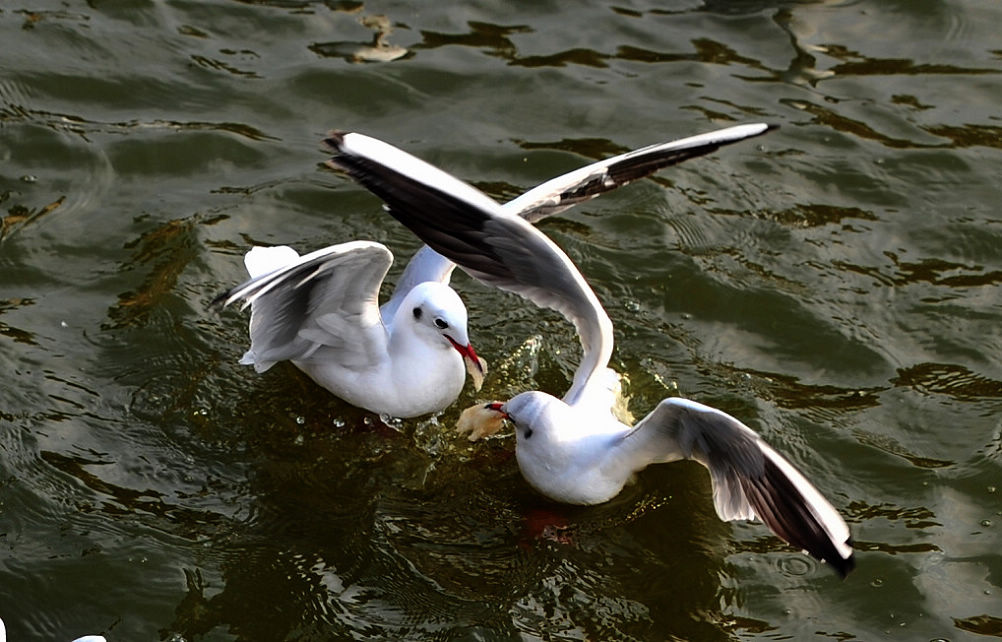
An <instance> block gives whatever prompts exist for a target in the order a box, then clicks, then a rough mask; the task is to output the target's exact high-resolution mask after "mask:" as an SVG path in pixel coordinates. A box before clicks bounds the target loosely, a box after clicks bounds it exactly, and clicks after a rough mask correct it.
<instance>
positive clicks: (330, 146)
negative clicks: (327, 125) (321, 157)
mask: <svg viewBox="0 0 1002 642" xmlns="http://www.w3.org/2000/svg"><path fill="white" fill-rule="evenodd" d="M347 135H348V132H346V131H344V130H343V129H332V130H330V131H328V132H327V135H326V136H325V137H324V139H323V145H324V149H325V150H326V151H328V152H332V153H338V152H340V151H341V146H342V145H344V137H345V136H347Z"/></svg>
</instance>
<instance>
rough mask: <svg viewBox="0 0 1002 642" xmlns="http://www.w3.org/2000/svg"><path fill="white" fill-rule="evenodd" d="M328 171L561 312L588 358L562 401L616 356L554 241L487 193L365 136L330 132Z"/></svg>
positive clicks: (502, 282)
mask: <svg viewBox="0 0 1002 642" xmlns="http://www.w3.org/2000/svg"><path fill="white" fill-rule="evenodd" d="M325 142H326V143H327V145H328V146H329V147H330V148H331V150H332V151H333V152H334V157H333V158H332V159H331V160H330V161H329V164H330V165H331V166H332V167H334V168H337V169H341V170H344V171H345V172H347V173H348V175H350V176H351V177H352V178H354V179H355V180H357V181H358V182H359V183H361V184H362V185H363V186H365V187H366V188H367V189H369V191H371V192H373V193H374V194H376V195H377V196H379V197H380V198H382V199H383V200H384V201H385V202H386V204H387V208H388V210H389V212H390V214H391V215H392V216H393V217H394V218H396V219H397V220H398V221H400V222H401V223H403V224H404V225H405V226H407V227H408V228H410V230H411V231H412V232H414V233H415V234H416V235H417V236H418V237H419V238H420V239H421V240H422V241H424V242H425V243H427V244H428V245H429V246H430V247H431V248H432V249H434V250H435V251H437V252H439V253H440V254H442V255H443V256H445V257H446V258H448V259H450V260H452V261H454V262H455V263H457V264H458V265H459V266H460V267H462V268H463V269H464V270H465V271H467V272H468V273H469V274H470V275H472V276H473V277H475V278H477V279H480V280H481V281H483V282H485V283H488V284H490V285H494V286H497V287H499V288H502V289H505V290H508V291H511V292H515V293H517V294H520V295H522V296H524V297H525V298H527V299H529V300H530V301H532V302H534V303H536V304H537V305H539V306H543V307H547V308H552V309H554V310H557V311H558V312H560V313H561V314H563V315H564V316H565V317H567V319H568V320H570V321H571V322H572V323H573V324H574V326H575V327H576V328H577V331H578V336H579V338H580V340H581V345H582V347H583V349H584V355H583V357H582V360H581V364H580V365H579V366H578V369H577V372H576V373H575V375H574V382H573V384H572V385H571V389H570V390H569V391H568V393H567V395H565V397H564V398H565V399H566V400H567V402H568V403H573V402H574V401H575V400H576V398H577V397H578V395H579V394H580V392H581V390H583V389H584V386H585V384H586V383H587V382H588V380H589V379H590V378H591V376H592V375H593V374H594V373H595V372H596V371H598V370H599V369H600V368H604V367H605V366H606V364H607V363H608V361H609V357H610V355H611V354H612V323H611V321H609V317H608V315H606V313H605V310H603V309H602V306H601V304H600V303H599V301H598V298H597V297H596V296H595V293H594V292H592V290H591V288H590V287H589V286H588V284H587V283H586V282H585V280H584V278H583V277H582V276H581V273H580V272H578V270H577V268H576V267H575V266H574V264H573V263H572V262H571V260H570V259H569V258H567V255H566V254H564V252H563V251H562V250H560V248H558V247H557V246H556V245H555V244H554V243H553V242H552V241H550V239H548V238H547V237H546V236H544V235H543V234H542V233H541V232H539V231H538V230H537V229H535V228H534V227H533V226H532V225H530V224H529V223H528V222H526V221H525V220H523V219H521V218H519V217H517V216H513V215H511V214H508V213H507V212H505V211H504V210H503V209H502V207H501V206H500V205H498V204H497V203H496V202H494V201H493V200H492V199H491V198H490V197H488V196H487V195H486V194H484V193H483V192H481V191H479V190H477V189H476V188H474V187H472V186H471V185H468V184H467V183H464V182H463V181H460V180H459V179H457V178H455V177H453V176H450V175H449V174H447V173H445V172H443V171H441V170H439V169H437V168H435V167H433V166H431V165H429V164H428V163H425V162H424V161H421V160H418V159H417V158H415V157H413V156H411V155H410V154H407V153H406V152H403V151H401V150H399V149H397V148H396V147H393V146H391V145H388V144H386V143H384V142H382V141H378V140H376V139H373V138H369V137H368V136H363V135H361V134H354V133H344V132H331V133H330V134H329V136H328V138H327V139H326V140H325Z"/></svg>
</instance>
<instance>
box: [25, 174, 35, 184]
mask: <svg viewBox="0 0 1002 642" xmlns="http://www.w3.org/2000/svg"><path fill="white" fill-rule="evenodd" d="M21 181H22V182H24V183H35V182H38V177H37V176H32V175H31V174H25V175H24V176H22V177H21Z"/></svg>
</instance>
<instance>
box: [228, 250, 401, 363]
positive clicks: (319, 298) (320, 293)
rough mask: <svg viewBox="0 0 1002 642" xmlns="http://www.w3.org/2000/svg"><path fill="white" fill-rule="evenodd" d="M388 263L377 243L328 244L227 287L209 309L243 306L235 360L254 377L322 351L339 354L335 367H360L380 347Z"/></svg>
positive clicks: (384, 335) (373, 358)
mask: <svg viewBox="0 0 1002 642" xmlns="http://www.w3.org/2000/svg"><path fill="white" fill-rule="evenodd" d="M392 262H393V255H392V254H391V253H390V251H389V250H388V249H386V247H384V246H383V245H381V244H379V243H374V242H371V241H352V242H350V243H342V244H339V245H332V246H330V247H326V248H323V249H321V250H317V251H316V252H311V253H310V254H307V255H305V256H302V257H300V258H299V259H298V260H295V261H293V262H292V263H290V264H288V265H286V266H284V267H280V268H278V269H275V270H273V271H271V272H268V273H266V274H261V275H259V276H256V277H254V278H252V279H250V280H248V281H246V282H244V283H242V284H240V285H238V286H236V287H234V288H231V289H230V290H227V291H226V292H224V293H223V294H221V295H219V296H218V297H216V300H215V301H213V304H219V305H222V306H227V305H230V304H232V303H234V302H236V301H238V300H243V301H244V306H245V307H246V306H247V305H250V306H251V321H250V337H251V347H250V350H249V351H248V352H247V354H246V355H244V359H243V360H241V363H248V364H253V365H254V366H255V368H256V369H257V370H258V371H259V372H263V371H264V370H267V369H268V368H270V367H271V366H272V365H274V364H275V363H277V362H278V361H284V360H302V359H306V358H308V357H309V356H310V355H312V354H313V353H314V352H315V351H316V350H317V349H318V348H320V347H324V346H326V347H328V348H332V349H336V350H339V351H340V352H341V353H342V354H341V358H340V359H339V362H340V363H342V365H350V366H355V367H359V368H364V367H366V366H367V365H371V364H372V363H375V361H376V360H377V359H379V358H380V356H381V354H382V353H383V352H385V349H386V341H387V333H386V327H385V325H384V323H383V319H382V316H381V315H380V313H379V308H378V297H379V288H380V285H381V284H382V281H383V277H384V276H385V275H386V272H387V270H389V267H390V265H391V264H392Z"/></svg>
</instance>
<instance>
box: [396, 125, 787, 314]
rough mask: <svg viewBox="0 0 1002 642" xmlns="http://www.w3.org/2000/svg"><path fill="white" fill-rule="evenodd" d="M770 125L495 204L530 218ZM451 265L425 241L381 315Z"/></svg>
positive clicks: (615, 165) (607, 166)
mask: <svg viewBox="0 0 1002 642" xmlns="http://www.w3.org/2000/svg"><path fill="white" fill-rule="evenodd" d="M771 129H775V127H774V126H771V125H765V124H762V123H753V124H749V125H738V126H736V127H728V128H726V129H719V130H717V131H713V132H709V133H706V134H700V135H698V136H690V137H688V138H682V139H680V140H674V141H669V142H666V143H658V144H656V145H648V146H647V147H643V148H640V149H635V150H633V151H630V152H626V153H625V154H620V155H619V156H614V157H612V158H607V159H605V160H601V161H598V162H596V163H592V164H590V165H586V166H585V167H581V168H578V169H576V170H574V171H572V172H568V173H566V174H563V175H561V176H557V177H556V178H552V179H550V180H548V181H546V182H545V183H543V184H542V185H538V186H536V187H534V188H533V189H531V190H529V191H528V192H526V193H524V194H522V195H521V196H519V197H518V198H515V199H513V200H511V201H508V202H507V203H505V204H504V205H502V206H501V207H502V209H503V210H504V211H505V212H506V213H508V214H514V215H516V216H521V217H522V218H524V219H525V220H527V221H529V222H530V223H536V222H538V221H540V220H542V219H544V218H546V217H547V216H552V215H554V214H559V213H560V212H563V211H564V210H567V209H569V208H571V207H573V206H575V205H577V204H578V203H584V202H586V201H590V200H591V199H593V198H595V197H596V196H599V195H601V194H604V193H606V192H609V191H612V190H614V189H616V188H617V187H622V186H623V185H626V184H628V183H631V182H633V181H635V180H638V179H641V178H645V177H647V176H650V175H651V174H653V173H654V172H657V171H659V170H662V169H664V168H665V167H670V166H671V165H676V164H678V163H681V162H682V161H685V160H688V159H690V158H695V157H697V156H703V155H705V154H709V153H711V152H713V151H715V150H717V149H719V148H720V147H722V146H724V145H729V144H731V143H736V142H738V141H741V140H745V139H746V138H752V137H754V136H760V135H762V134H764V133H766V132H767V131H769V130H771ZM453 268H455V263H453V262H452V261H450V260H449V259H447V258H445V257H444V256H442V255H441V254H439V253H437V252H435V251H434V250H432V249H431V248H429V247H428V246H425V247H423V248H421V249H420V250H419V251H418V252H417V254H415V255H414V257H413V258H412V259H411V260H410V262H409V263H408V264H407V268H406V270H405V271H404V274H403V276H402V277H401V278H400V281H398V282H397V286H396V288H395V289H394V291H393V295H392V296H391V297H390V300H389V301H387V302H386V303H385V304H383V315H384V316H385V317H387V318H389V317H391V316H392V313H393V312H395V311H396V309H397V306H399V305H400V302H401V301H402V300H403V298H404V297H405V296H407V293H408V292H409V291H410V289H411V288H412V287H414V286H415V285H417V284H418V283H421V282H423V281H440V282H442V283H448V282H449V278H450V277H451V275H452V270H453Z"/></svg>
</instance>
